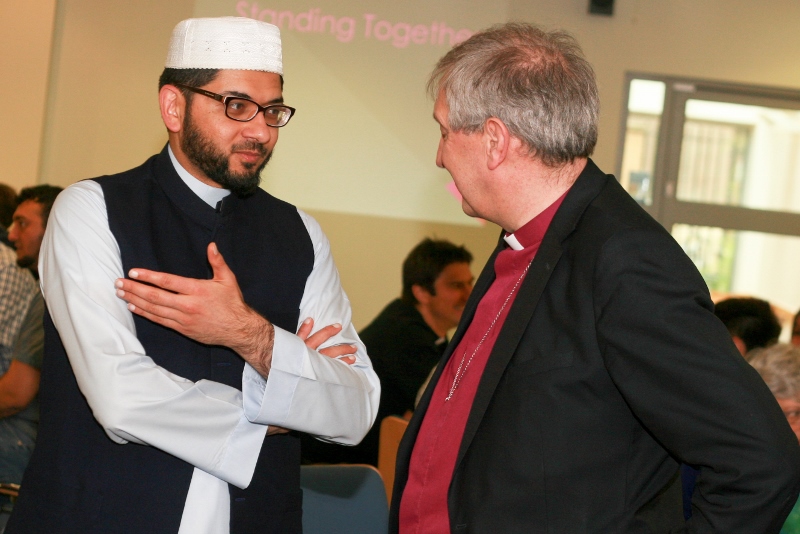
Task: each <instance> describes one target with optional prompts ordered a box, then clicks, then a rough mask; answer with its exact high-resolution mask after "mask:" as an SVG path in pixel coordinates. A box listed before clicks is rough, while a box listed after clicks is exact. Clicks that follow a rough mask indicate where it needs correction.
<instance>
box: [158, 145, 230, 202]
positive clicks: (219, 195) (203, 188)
mask: <svg viewBox="0 0 800 534" xmlns="http://www.w3.org/2000/svg"><path fill="white" fill-rule="evenodd" d="M167 151H168V152H169V159H170V160H172V166H173V167H175V172H177V173H178V176H180V177H181V180H183V183H185V184H186V185H187V186H188V187H189V189H191V190H192V191H193V192H194V194H195V195H197V196H198V197H200V199H201V200H202V201H203V202H205V203H206V204H208V205H209V206H211V207H212V208H216V207H217V204H218V203H219V201H220V200H222V199H223V198H225V197H227V196H228V195H230V194H231V192H230V191H229V190H227V189H222V188H220V187H211V186H210V185H207V184H204V183H203V182H201V181H200V180H198V179H197V178H195V177H194V176H192V175H191V173H190V172H189V171H187V170H186V169H184V168H183V165H181V164H180V162H178V159H177V158H176V157H175V154H173V153H172V147H171V146H169V145H167Z"/></svg>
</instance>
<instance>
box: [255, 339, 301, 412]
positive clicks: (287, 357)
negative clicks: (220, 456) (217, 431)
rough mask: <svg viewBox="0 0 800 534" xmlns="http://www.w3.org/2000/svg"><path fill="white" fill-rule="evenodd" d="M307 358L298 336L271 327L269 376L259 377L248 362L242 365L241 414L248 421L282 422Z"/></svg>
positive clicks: (290, 404) (289, 406)
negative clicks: (242, 410) (272, 338)
mask: <svg viewBox="0 0 800 534" xmlns="http://www.w3.org/2000/svg"><path fill="white" fill-rule="evenodd" d="M307 358H308V348H307V347H306V344H305V343H304V342H303V340H302V339H300V338H299V337H297V336H296V335H294V334H290V333H289V332H287V331H286V330H283V329H281V328H278V327H275V337H274V342H273V346H272V366H271V368H270V371H269V377H268V378H267V379H265V378H264V377H262V376H261V375H260V374H258V372H257V371H256V370H255V369H253V367H252V366H250V364H245V366H244V373H243V374H242V395H243V398H244V414H245V416H246V417H247V419H248V420H249V421H250V422H252V423H258V424H261V425H277V426H281V425H283V424H285V423H286V421H287V419H288V417H289V410H290V408H291V406H292V398H293V397H294V393H295V391H296V390H297V385H298V383H299V382H300V377H301V375H302V371H303V367H304V362H305V361H306V359H307Z"/></svg>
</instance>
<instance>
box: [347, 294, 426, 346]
mask: <svg viewBox="0 0 800 534" xmlns="http://www.w3.org/2000/svg"><path fill="white" fill-rule="evenodd" d="M359 337H361V339H362V341H364V343H365V344H366V345H367V348H368V349H369V344H370V341H372V343H373V345H374V344H377V343H380V344H397V343H400V344H403V345H433V344H434V342H435V341H436V340H437V339H438V336H437V335H436V333H435V332H434V331H433V330H431V328H430V327H429V326H428V325H427V323H425V320H424V319H423V318H422V315H420V313H419V311H417V309H416V308H415V307H414V306H413V305H411V304H407V303H405V302H403V301H402V300H401V299H395V300H393V301H392V302H390V303H389V304H388V305H387V306H386V307H385V308H384V309H383V310H382V311H381V312H380V313H379V314H378V315H377V316H376V317H375V319H373V320H372V322H371V323H369V324H368V325H367V326H366V327H365V328H364V329H363V330H362V331H361V332H359Z"/></svg>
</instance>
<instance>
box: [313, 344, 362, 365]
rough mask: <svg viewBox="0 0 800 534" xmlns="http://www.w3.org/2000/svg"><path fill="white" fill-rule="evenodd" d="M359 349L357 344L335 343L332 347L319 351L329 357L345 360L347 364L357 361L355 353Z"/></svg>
mask: <svg viewBox="0 0 800 534" xmlns="http://www.w3.org/2000/svg"><path fill="white" fill-rule="evenodd" d="M357 350H358V347H357V346H356V345H333V346H332V347H325V348H324V349H320V351H319V353H320V354H322V355H323V356H327V357H328V358H333V359H336V360H339V361H341V362H344V363H346V364H347V365H353V364H354V363H356V357H355V354H356V351H357Z"/></svg>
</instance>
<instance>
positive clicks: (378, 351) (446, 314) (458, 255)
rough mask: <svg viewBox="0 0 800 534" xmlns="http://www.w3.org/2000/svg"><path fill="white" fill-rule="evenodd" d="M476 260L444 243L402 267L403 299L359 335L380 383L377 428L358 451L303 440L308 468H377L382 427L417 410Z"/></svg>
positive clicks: (429, 244)
mask: <svg viewBox="0 0 800 534" xmlns="http://www.w3.org/2000/svg"><path fill="white" fill-rule="evenodd" d="M471 262H472V254H471V253H470V252H469V251H468V250H467V249H466V248H464V247H463V246H461V247H459V246H456V245H454V244H453V243H451V242H449V241H445V240H433V239H429V238H426V239H424V240H422V242H420V243H419V244H418V245H417V246H416V247H414V249H413V250H412V251H411V252H410V253H409V254H408V256H407V257H406V259H405V261H404V262H403V293H402V296H401V298H399V299H395V300H393V301H392V302H390V303H389V304H388V305H387V306H386V307H385V308H384V309H383V311H382V312H381V313H380V314H378V316H377V317H376V318H375V319H374V320H373V321H372V322H371V323H370V324H369V325H368V326H367V327H366V328H364V330H362V331H361V332H359V337H361V340H362V341H363V342H364V344H365V345H366V346H367V353H368V354H369V355H370V359H371V360H372V365H373V368H374V369H375V372H376V373H377V374H378V377H379V378H380V380H381V402H380V408H379V409H378V416H377V418H376V419H375V424H374V425H373V426H372V429H371V430H370V431H369V433H368V434H367V436H366V437H365V438H364V440H363V441H362V442H361V443H360V444H359V445H356V446H355V447H342V446H340V445H333V444H328V443H323V442H320V441H318V440H315V439H313V438H310V437H304V441H303V461H304V462H306V463H342V462H345V463H368V464H371V465H377V462H378V437H379V434H380V423H381V421H382V420H383V418H384V417H386V416H387V415H399V416H403V415H404V414H405V413H406V412H408V411H412V410H413V409H414V402H415V399H416V396H417V390H418V389H419V388H420V386H422V384H423V383H424V382H425V379H426V378H427V377H428V375H429V373H430V371H431V369H432V368H433V367H434V366H435V365H436V364H437V363H438V362H439V359H440V358H441V357H442V354H443V353H444V349H445V347H446V346H447V332H448V330H450V329H452V328H455V327H456V326H457V325H458V321H459V320H460V319H461V313H462V312H463V311H464V305H465V304H466V303H467V298H469V295H470V292H471V291H472V282H473V280H474V279H473V276H472V272H471V271H470V268H469V266H470V263H471Z"/></svg>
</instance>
